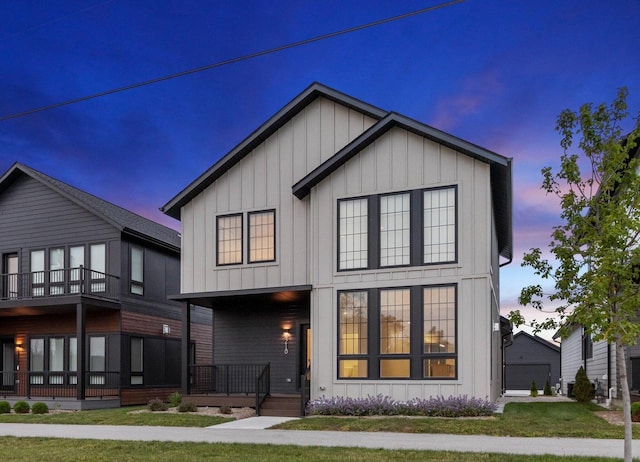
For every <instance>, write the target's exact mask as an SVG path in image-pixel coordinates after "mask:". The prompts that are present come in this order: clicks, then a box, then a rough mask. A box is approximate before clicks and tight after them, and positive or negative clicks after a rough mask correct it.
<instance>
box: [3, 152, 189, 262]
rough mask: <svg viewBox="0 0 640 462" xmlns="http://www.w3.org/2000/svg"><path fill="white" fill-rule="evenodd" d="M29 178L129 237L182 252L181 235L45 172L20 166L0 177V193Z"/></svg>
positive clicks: (12, 168) (17, 164)
mask: <svg viewBox="0 0 640 462" xmlns="http://www.w3.org/2000/svg"><path fill="white" fill-rule="evenodd" d="M20 174H24V175H27V176H29V177H31V178H33V179H35V180H37V181H39V182H40V183H42V184H44V185H45V186H47V187H49V188H51V189H53V190H54V191H56V192H58V193H59V194H61V195H62V196H64V197H66V198H67V199H69V200H70V201H72V202H74V203H76V204H78V205H79V206H80V207H83V208H84V209H86V210H88V211H89V212H90V213H92V214H94V215H96V216H98V217H100V218H102V219H103V220H105V221H107V222H108V223H110V224H111V225H112V226H114V227H115V228H117V229H119V230H120V231H121V232H123V233H125V234H129V235H130V236H135V237H138V238H140V239H143V240H146V241H149V242H152V243H154V244H156V245H160V246H162V247H166V248H169V249H171V250H173V251H176V252H179V251H180V235H179V234H178V232H177V231H175V230H173V229H171V228H168V227H166V226H163V225H161V224H159V223H156V222H154V221H151V220H148V219H147V218H144V217H141V216H140V215H137V214H135V213H133V212H130V211H128V210H126V209H123V208H122V207H119V206H117V205H115V204H112V203H111V202H107V201H105V200H103V199H100V198H98V197H96V196H94V195H92V194H89V193H87V192H85V191H82V190H80V189H78V188H74V187H73V186H70V185H68V184H66V183H63V182H62V181H59V180H56V179H55V178H51V177H50V176H48V175H45V174H44V173H42V172H39V171H37V170H34V169H32V168H31V167H27V166H26V165H24V164H21V163H19V162H16V163H15V164H13V166H11V168H10V169H9V170H7V172H5V174H4V175H2V177H0V192H1V191H2V190H4V189H5V188H6V187H8V185H9V184H11V183H12V182H13V180H14V179H15V178H16V176H17V175H20Z"/></svg>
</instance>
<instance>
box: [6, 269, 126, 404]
mask: <svg viewBox="0 0 640 462" xmlns="http://www.w3.org/2000/svg"><path fill="white" fill-rule="evenodd" d="M118 288H119V279H118V278H117V277H115V276H111V275H107V274H104V273H99V272H95V271H91V270H89V269H85V268H70V269H62V270H55V271H53V270H52V271H37V272H32V273H24V274H23V273H19V274H16V273H12V274H2V275H0V293H1V294H2V297H1V298H0V355H1V356H0V398H1V399H3V400H6V401H9V402H10V403H13V402H15V401H18V400H24V401H27V402H31V403H34V402H45V403H47V404H48V405H49V406H50V407H54V408H63V409H96V408H104V407H118V406H120V391H121V377H120V372H119V370H118V368H117V367H112V366H114V364H111V363H108V362H107V361H106V358H107V349H108V345H109V343H108V341H107V337H106V334H105V332H109V331H113V330H117V326H118V322H119V321H118V319H119V310H120V301H119V299H118V293H119V290H118ZM88 323H89V325H90V326H91V328H90V329H89V331H88V330H87V324H88ZM88 332H89V333H88ZM91 332H101V334H100V335H91Z"/></svg>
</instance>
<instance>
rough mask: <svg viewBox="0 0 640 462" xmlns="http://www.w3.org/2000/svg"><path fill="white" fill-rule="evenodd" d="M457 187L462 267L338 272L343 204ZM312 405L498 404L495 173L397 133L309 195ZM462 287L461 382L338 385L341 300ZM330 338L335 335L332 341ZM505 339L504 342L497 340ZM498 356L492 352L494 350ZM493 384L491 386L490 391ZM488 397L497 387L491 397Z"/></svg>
mask: <svg viewBox="0 0 640 462" xmlns="http://www.w3.org/2000/svg"><path fill="white" fill-rule="evenodd" d="M453 185H455V186H457V188H458V213H457V223H458V236H457V238H458V262H457V263H451V264H442V265H429V266H417V267H404V268H389V269H376V270H364V271H346V272H338V271H337V262H336V260H337V252H338V249H337V236H336V233H337V206H336V204H337V201H338V199H342V198H348V197H357V196H366V195H369V194H381V193H389V192H401V191H409V190H414V189H423V188H430V187H441V186H453ZM311 210H312V215H311V224H310V226H311V230H310V231H311V233H310V236H311V242H312V247H313V248H312V252H313V257H312V259H311V263H312V271H311V281H312V284H313V287H314V291H313V293H312V301H311V304H312V312H311V316H312V329H314V331H315V332H323V333H324V334H323V336H322V337H320V336H318V335H314V337H313V342H314V344H313V351H314V352H316V353H315V354H314V356H315V357H316V359H317V360H316V361H315V362H314V363H312V368H313V369H312V376H313V377H314V378H315V379H317V380H314V386H315V385H317V387H314V388H313V389H312V396H313V397H317V396H320V395H326V396H330V395H334V396H367V395H377V394H383V395H388V396H391V397H393V398H394V399H397V400H407V399H411V398H414V397H418V398H429V397H430V396H437V395H444V396H449V395H461V394H467V395H469V396H475V397H481V398H491V397H493V398H495V397H497V394H498V393H499V387H500V384H499V383H495V382H497V380H493V381H492V378H493V377H492V367H491V356H492V342H494V349H495V345H496V344H495V341H496V338H497V337H496V334H494V333H493V332H492V324H493V323H494V322H498V321H499V317H498V315H497V313H494V312H493V311H495V310H492V307H491V300H492V298H493V293H492V288H493V281H492V275H491V271H490V267H491V265H492V256H491V241H492V229H493V226H492V225H493V223H492V213H493V212H492V206H491V192H490V172H489V166H488V165H487V164H485V163H483V162H480V161H477V160H474V159H472V158H471V157H469V156H467V155H464V154H461V153H458V152H456V151H454V150H452V149H449V148H447V147H445V146H442V145H440V144H438V143H435V142H433V141H430V140H428V139H426V138H424V137H422V136H418V135H416V134H413V133H411V132H409V131H407V130H404V129H402V128H398V127H394V128H392V129H391V130H389V131H388V132H387V133H385V134H383V135H382V136H381V137H380V138H378V139H377V140H376V141H375V142H374V143H372V144H371V145H369V146H368V147H366V148H365V149H364V150H363V151H361V152H360V153H358V154H356V155H355V156H354V157H353V158H351V159H350V160H348V161H347V162H346V163H345V164H344V165H343V166H341V167H340V168H338V169H337V170H336V171H335V172H334V173H332V175H331V176H330V177H329V178H327V179H326V180H324V181H323V182H321V183H319V184H318V185H317V186H315V187H314V188H313V189H312V192H311ZM448 283H453V284H457V287H458V311H457V319H458V323H457V329H458V332H457V339H458V378H457V379H455V380H419V381H418V380H412V381H409V380H352V379H349V380H340V379H338V377H337V341H336V339H337V325H338V320H337V316H338V309H337V303H338V302H337V292H338V291H339V290H357V289H366V288H390V287H406V286H422V285H432V284H448ZM329 332H331V335H330V336H329V335H328V334H327V333H329ZM498 336H499V334H498ZM493 352H495V351H493ZM490 384H491V385H490ZM490 388H495V390H492V389H490Z"/></svg>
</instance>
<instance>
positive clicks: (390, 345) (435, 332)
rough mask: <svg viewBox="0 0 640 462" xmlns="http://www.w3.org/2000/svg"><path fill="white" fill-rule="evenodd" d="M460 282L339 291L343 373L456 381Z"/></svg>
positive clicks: (354, 376)
mask: <svg viewBox="0 0 640 462" xmlns="http://www.w3.org/2000/svg"><path fill="white" fill-rule="evenodd" d="M456 306H457V303H456V286H455V285H443V286H427V287H422V286H415V287H407V288H388V289H368V290H355V291H341V292H339V293H338V310H339V315H338V377H339V378H343V379H357V378H360V379H365V378H366V379H455V378H456V377H457V367H456V365H457V341H456V340H457V336H456Z"/></svg>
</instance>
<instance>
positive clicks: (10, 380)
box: [0, 340, 15, 391]
mask: <svg viewBox="0 0 640 462" xmlns="http://www.w3.org/2000/svg"><path fill="white" fill-rule="evenodd" d="M0 349H1V350H2V356H1V357H0V359H1V360H2V362H1V363H0V371H2V372H0V373H1V374H2V381H1V382H0V383H1V386H2V390H5V391H6V390H13V386H14V384H15V377H14V376H15V353H14V351H15V345H14V343H13V340H0Z"/></svg>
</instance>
